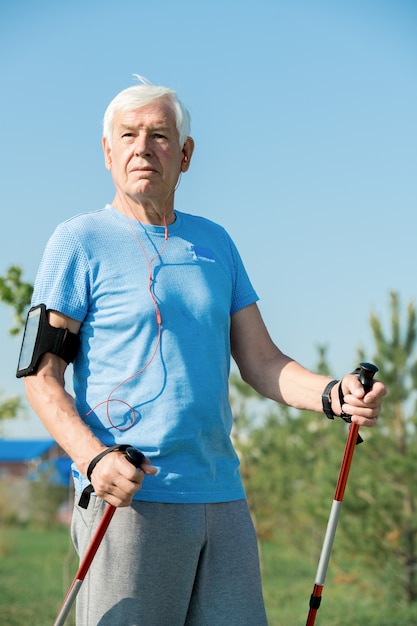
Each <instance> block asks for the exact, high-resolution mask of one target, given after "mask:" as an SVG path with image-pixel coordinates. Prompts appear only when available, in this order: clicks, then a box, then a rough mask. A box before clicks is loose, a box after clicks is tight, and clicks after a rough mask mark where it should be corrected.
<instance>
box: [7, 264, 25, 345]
mask: <svg viewBox="0 0 417 626" xmlns="http://www.w3.org/2000/svg"><path fill="white" fill-rule="evenodd" d="M32 292H33V286H32V285H31V284H30V283H25V282H23V281H22V268H21V267H18V266H16V265H11V266H10V267H9V268H8V269H7V272H6V275H5V276H0V300H1V301H2V302H4V303H5V304H7V305H9V306H11V307H12V309H13V310H14V314H13V317H14V322H15V326H14V327H13V328H11V329H10V331H9V332H10V334H11V335H17V334H18V333H19V332H20V331H21V329H22V328H23V326H24V324H25V313H26V309H27V307H28V306H29V304H30V299H31V296H32Z"/></svg>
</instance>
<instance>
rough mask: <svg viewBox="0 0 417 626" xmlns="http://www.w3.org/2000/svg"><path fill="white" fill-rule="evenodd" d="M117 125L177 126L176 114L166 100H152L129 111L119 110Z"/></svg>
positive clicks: (116, 118) (116, 119) (115, 119)
mask: <svg viewBox="0 0 417 626" xmlns="http://www.w3.org/2000/svg"><path fill="white" fill-rule="evenodd" d="M114 124H115V126H132V125H137V124H139V125H142V124H150V125H152V126H175V125H176V121H175V115H174V112H173V110H172V109H171V107H170V106H169V105H168V104H167V103H164V102H151V103H150V104H146V105H145V106H143V107H138V108H136V109H131V110H128V111H123V110H122V111H117V112H116V115H115V117H114Z"/></svg>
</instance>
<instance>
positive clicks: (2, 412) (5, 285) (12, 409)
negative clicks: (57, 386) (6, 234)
mask: <svg viewBox="0 0 417 626" xmlns="http://www.w3.org/2000/svg"><path fill="white" fill-rule="evenodd" d="M32 292H33V286H32V285H31V284H30V283H25V282H23V281H22V269H21V268H20V267H17V266H13V265H12V266H10V267H9V268H8V270H7V272H6V275H5V276H0V301H1V302H4V304H7V305H8V306H11V307H12V308H13V310H14V314H13V317H14V323H15V325H14V327H13V328H11V329H10V330H9V333H10V334H11V335H17V334H18V333H19V332H20V331H21V330H22V328H23V326H24V324H25V313H26V309H27V307H28V306H29V304H30V299H31V296H32ZM21 409H22V401H21V399H20V398H19V397H17V396H11V397H9V398H6V399H4V400H2V399H1V398H0V420H2V419H9V418H12V417H15V416H16V415H17V413H18V411H19V410H21Z"/></svg>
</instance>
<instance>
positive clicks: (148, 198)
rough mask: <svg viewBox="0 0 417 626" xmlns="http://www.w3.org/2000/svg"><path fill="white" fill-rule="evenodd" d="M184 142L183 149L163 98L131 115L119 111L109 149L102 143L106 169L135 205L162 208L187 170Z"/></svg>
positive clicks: (120, 190) (118, 188) (172, 118)
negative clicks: (151, 205)
mask: <svg viewBox="0 0 417 626" xmlns="http://www.w3.org/2000/svg"><path fill="white" fill-rule="evenodd" d="M190 141H191V144H192V140H190ZM187 142H188V146H190V145H191V144H190V143H189V139H188V140H187ZM187 142H186V145H185V146H184V149H182V148H181V147H180V145H179V135H178V130H177V127H176V123H175V116H174V113H173V111H172V109H171V107H170V106H169V103H168V102H167V100H165V99H164V98H161V99H159V100H156V101H155V102H152V103H150V104H147V105H146V106H143V107H141V108H140V109H135V110H133V111H118V112H117V113H116V115H115V118H114V126H113V134H112V142H111V143H112V145H111V147H110V145H109V142H108V140H107V139H106V138H104V139H103V149H104V155H105V163H106V167H107V168H108V169H109V170H110V171H111V173H112V177H113V181H114V184H115V186H116V188H117V190H118V191H119V192H121V193H122V194H124V195H126V196H128V197H129V198H130V199H132V200H134V201H135V202H139V203H145V202H152V203H156V204H157V205H159V206H160V207H162V206H163V205H164V203H165V202H166V201H167V199H168V197H169V195H170V194H171V193H172V192H173V190H174V189H175V185H176V183H177V180H178V176H179V174H180V172H181V171H185V170H186V169H188V165H189V159H190V158H191V154H192V148H191V152H189V148H187ZM184 156H185V161H184Z"/></svg>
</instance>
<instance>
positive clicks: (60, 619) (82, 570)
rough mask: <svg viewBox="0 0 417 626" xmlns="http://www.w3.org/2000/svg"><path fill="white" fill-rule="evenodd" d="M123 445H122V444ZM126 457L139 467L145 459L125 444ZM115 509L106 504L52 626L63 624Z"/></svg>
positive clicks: (61, 625)
mask: <svg viewBox="0 0 417 626" xmlns="http://www.w3.org/2000/svg"><path fill="white" fill-rule="evenodd" d="M123 447H124V446H123ZM124 453H125V455H126V458H127V460H128V461H130V463H132V465H134V466H135V467H140V466H141V464H142V463H144V462H145V461H146V459H145V456H144V455H143V454H142V452H140V451H139V450H137V449H136V448H133V447H131V446H127V447H126V449H125V450H124ZM115 511H116V507H115V506H113V505H112V504H108V505H107V507H106V510H105V511H104V515H103V517H102V519H101V522H100V524H99V525H98V527H97V530H96V532H95V535H94V537H93V539H92V541H91V543H90V546H89V548H88V550H87V552H86V553H85V556H84V558H83V560H82V563H81V565H80V567H79V569H78V572H77V573H76V574H75V577H74V580H73V581H72V584H71V587H70V588H69V590H68V593H67V595H66V597H65V600H64V603H63V605H62V607H61V609H60V611H59V613H58V616H57V618H56V620H55V622H54V626H63V624H65V620H66V619H67V617H68V615H69V612H70V611H71V608H72V605H73V604H74V600H75V598H76V597H77V594H78V592H79V590H80V587H81V585H82V584H83V581H84V578H85V577H86V575H87V572H88V570H89V567H90V565H91V563H92V561H93V559H94V557H95V554H96V552H97V550H98V547H99V545H100V543H101V540H102V539H103V537H104V535H105V533H106V530H107V528H108V526H109V524H110V521H111V519H112V517H113V515H114V513H115Z"/></svg>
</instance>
